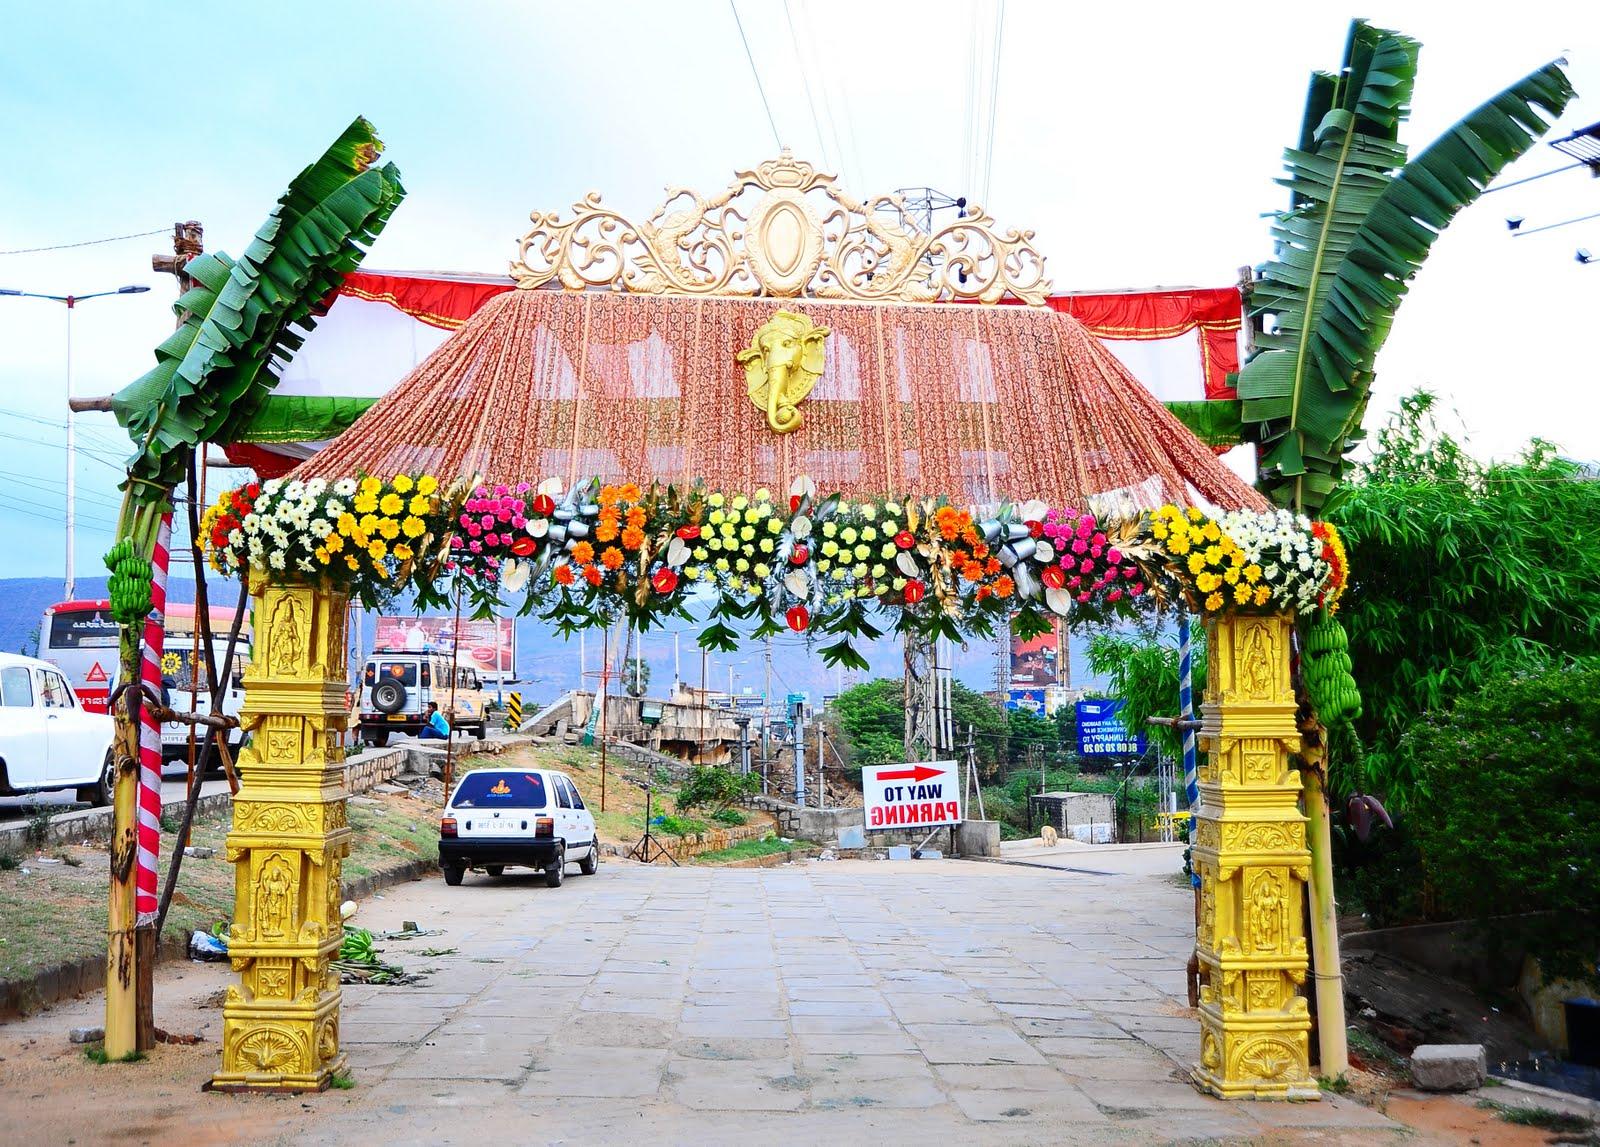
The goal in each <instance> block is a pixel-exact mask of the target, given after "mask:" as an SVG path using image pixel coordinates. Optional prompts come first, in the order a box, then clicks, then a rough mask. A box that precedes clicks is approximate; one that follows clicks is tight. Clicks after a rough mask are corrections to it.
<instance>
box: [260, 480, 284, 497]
mask: <svg viewBox="0 0 1600 1147" xmlns="http://www.w3.org/2000/svg"><path fill="white" fill-rule="evenodd" d="M282 486H283V479H282V478H268V479H267V480H266V481H265V482H263V483H261V492H262V493H263V494H266V495H267V496H268V497H271V496H272V495H273V494H276V493H277V492H278V491H279V489H281V488H282Z"/></svg>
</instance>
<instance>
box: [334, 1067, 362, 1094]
mask: <svg viewBox="0 0 1600 1147" xmlns="http://www.w3.org/2000/svg"><path fill="white" fill-rule="evenodd" d="M355 1085H356V1081H355V1077H354V1076H352V1075H351V1074H350V1073H349V1072H348V1071H336V1072H334V1074H333V1078H332V1079H330V1080H329V1081H328V1086H329V1087H331V1088H333V1089H334V1090H336V1091H349V1090H350V1089H351V1088H352V1087H354V1086H355Z"/></svg>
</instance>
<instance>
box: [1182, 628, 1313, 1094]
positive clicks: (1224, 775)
mask: <svg viewBox="0 0 1600 1147" xmlns="http://www.w3.org/2000/svg"><path fill="white" fill-rule="evenodd" d="M1292 625H1293V622H1292V619H1291V618H1290V617H1289V616H1288V615H1287V614H1284V615H1280V616H1272V617H1215V618H1211V619H1208V620H1207V622H1206V632H1207V638H1208V646H1209V650H1208V653H1207V677H1206V697H1205V717H1204V724H1203V726H1202V727H1201V730H1200V744H1201V747H1202V748H1203V749H1205V751H1206V753H1207V754H1208V759H1207V763H1206V765H1205V766H1204V767H1203V768H1201V770H1200V793H1201V812H1200V815H1199V817H1198V819H1197V822H1196V828H1195V844H1194V866H1195V870H1196V871H1197V872H1198V873H1199V874H1200V929H1199V940H1198V944H1197V947H1198V949H1199V955H1200V970H1201V978H1202V981H1203V983H1202V986H1201V989H1200V1064H1199V1066H1198V1067H1197V1068H1196V1069H1195V1073H1194V1074H1195V1079H1196V1080H1197V1081H1198V1082H1199V1083H1200V1085H1201V1086H1202V1087H1204V1088H1205V1089H1206V1090H1208V1091H1210V1092H1212V1093H1214V1094H1216V1095H1219V1096H1222V1097H1223V1098H1240V1097H1255V1098H1286V1097H1287V1098H1305V1099H1313V1098H1317V1097H1318V1096H1319V1095H1320V1094H1321V1093H1320V1091H1319V1089H1318V1087H1317V1084H1316V1081H1315V1080H1314V1079H1312V1077H1311V1069H1310V1059H1309V1054H1308V1047H1307V1041H1308V1035H1309V1032H1310V1030H1311V1017H1310V1013H1309V1012H1308V1011H1307V1008H1306V1001H1305V998H1304V997H1303V996H1302V995H1301V994H1300V988H1301V986H1302V985H1303V984H1304V983H1305V980H1306V935H1305V923H1304V919H1305V894H1306V882H1307V881H1308V880H1309V879H1310V875H1311V855H1310V853H1309V852H1307V851H1306V818H1305V817H1304V816H1303V815H1302V814H1301V812H1300V806H1299V798H1300V787H1301V786H1300V777H1299V774H1298V773H1296V772H1295V771H1294V770H1293V769H1292V768H1291V767H1290V753H1291V752H1292V751H1296V750H1298V748H1299V744H1300V734H1299V731H1298V729H1297V728H1296V726H1295V719H1294V715H1295V701H1294V687H1293V684H1292V683H1291V681H1290V677H1289V635H1290V631H1291V628H1292Z"/></svg>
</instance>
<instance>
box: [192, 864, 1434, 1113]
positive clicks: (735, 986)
mask: <svg viewBox="0 0 1600 1147" xmlns="http://www.w3.org/2000/svg"><path fill="white" fill-rule="evenodd" d="M1105 867H1106V868H1113V867H1117V866H1116V865H1107V866H1105ZM1132 867H1133V868H1134V869H1135V870H1136V871H1134V872H1131V873H1116V872H1106V873H1105V874H1104V875H1092V874H1087V873H1084V872H1082V871H1050V870H1046V869H1040V868H1034V867H1020V866H1008V865H999V864H976V863H966V862H960V861H930V862H917V863H890V862H882V861H880V862H842V863H833V864H825V863H816V864H810V865H797V866H786V867H783V868H774V869H752V870H732V869H700V868H684V869H676V870H674V869H655V868H648V869H647V868H642V867H637V866H625V865H621V864H610V865H607V866H604V867H602V869H601V874H600V876H599V877H597V878H585V877H581V876H577V875H575V873H576V869H575V868H574V869H572V870H571V871H572V872H573V873H574V875H569V876H568V878H567V883H566V885H565V886H564V887H563V888H560V889H547V888H545V887H544V886H543V882H542V880H541V879H536V878H535V877H533V876H531V875H516V876H512V875H508V876H507V877H506V878H505V879H503V880H500V881H492V880H489V879H488V878H486V877H482V876H469V877H468V881H467V883H466V884H465V885H464V886H462V887H460V888H455V889H446V888H445V887H444V885H443V883H442V882H440V881H438V880H431V881H425V882H421V883H418V884H413V885H408V886H405V887H404V888H401V889H397V890H395V891H393V892H392V893H391V894H390V895H389V896H387V897H385V898H384V899H383V900H377V901H372V902H370V903H369V904H368V905H366V906H365V907H364V908H363V911H362V915H361V920H360V922H361V923H362V924H363V925H365V926H367V927H370V928H374V929H379V928H395V927H398V926H399V924H400V921H401V920H404V919H414V920H418V921H420V922H422V924H423V926H424V927H429V926H431V927H440V928H444V929H446V934H445V935H444V936H443V937H441V938H438V939H428V940H423V941H413V942H410V944H409V945H408V944H401V943H396V944H392V945H391V947H390V952H391V953H393V954H397V955H398V954H400V953H402V952H404V951H405V950H406V948H407V947H411V948H413V949H415V948H418V947H421V946H422V945H424V944H434V945H439V946H449V947H456V948H458V949H459V952H458V953H457V954H454V955H449V956H443V957H438V958H433V959H426V960H424V959H422V958H420V957H418V956H403V957H402V960H403V962H405V963H407V964H409V965H412V966H417V965H420V964H428V965H432V966H433V967H435V968H436V969H437V970H436V971H435V973H434V974H433V975H432V976H430V977H429V978H428V980H427V981H426V982H425V983H424V984H422V985H419V986H414V987H408V988H378V987H355V988H349V989H347V990H346V1001H347V1002H346V1010H345V1020H344V1033H343V1038H344V1043H345V1046H346V1048H347V1050H348V1052H349V1055H350V1061H351V1072H352V1074H353V1075H354V1077H355V1079H356V1081H357V1087H356V1088H355V1089H354V1090H352V1091H349V1092H345V1093H343V1095H342V1096H341V1097H340V1098H341V1100H344V1102H340V1103H337V1104H325V1105H322V1104H318V1103H316V1102H315V1101H313V1102H312V1104H311V1107H310V1109H309V1110H307V1111H306V1112H305V1113H304V1114H303V1115H302V1117H301V1118H300V1119H298V1120H297V1134H296V1135H295V1137H294V1139H295V1141H296V1142H301V1143H307V1142H336V1141H348V1140H349V1139H350V1138H351V1137H354V1136H362V1135H370V1134H373V1133H374V1132H375V1131H376V1129H377V1128H379V1127H381V1128H382V1133H383V1137H384V1138H385V1139H386V1140H388V1141H390V1142H396V1143H398V1142H406V1143H410V1142H417V1143H442V1142H449V1143H478V1144H485V1143H499V1142H519V1143H521V1142H570V1143H589V1142H597V1141H611V1142H617V1141H621V1140H623V1139H624V1138H625V1139H626V1140H628V1141H633V1142H651V1143H654V1142H666V1143H687V1142H694V1143H735V1142H740V1143H751V1142H795V1141H800V1140H803V1139H810V1140H817V1141H824V1142H827V1141H831V1142H840V1143H850V1142H864V1141H869V1140H870V1141H873V1142H879V1143H881V1142H889V1143H901V1142H905V1143H910V1142H920V1143H927V1142H929V1141H930V1140H933V1141H938V1140H941V1139H942V1140H944V1141H947V1142H957V1141H960V1142H980V1143H995V1142H1039V1143H1046V1142H1048V1143H1105V1142H1129V1143H1159V1142H1169V1141H1182V1140H1191V1139H1201V1140H1229V1139H1235V1138H1238V1139H1256V1138H1258V1137H1261V1136H1263V1135H1267V1134H1271V1133H1272V1132H1273V1129H1282V1130H1281V1131H1280V1132H1278V1133H1277V1134H1273V1135H1272V1136H1271V1141H1272V1142H1274V1143H1284V1142H1330V1143H1331V1142H1340V1143H1362V1142H1373V1143H1388V1142H1393V1141H1397V1140H1398V1138H1399V1137H1400V1136H1401V1135H1402V1134H1403V1132H1402V1131H1401V1129H1400V1128H1399V1126H1398V1125H1396V1124H1393V1123H1391V1122H1389V1121H1388V1120H1385V1119H1384V1118H1382V1117H1381V1116H1379V1115H1377V1114H1375V1113H1373V1112H1371V1111H1369V1110H1368V1109H1366V1108H1363V1107H1361V1106H1359V1105H1356V1104H1354V1103H1351V1102H1348V1101H1345V1100H1340V1099H1333V1098H1328V1099H1325V1100H1324V1101H1323V1102H1321V1103H1317V1104H1282V1103H1278V1104H1253V1103H1242V1104H1241V1103H1234V1104H1224V1103H1221V1102H1219V1101H1216V1100H1213V1099H1210V1098H1208V1097H1205V1096H1202V1095H1200V1094H1198V1093H1197V1092H1196V1091H1195V1090H1194V1089H1193V1088H1192V1087H1190V1086H1189V1084H1188V1083H1187V1082H1185V1070H1184V1069H1185V1066H1186V1065H1187V1064H1188V1063H1189V1062H1190V1061H1192V1059H1193V1058H1194V1056H1195V1055H1196V1054H1197V1051H1198V1035H1197V1027H1196V1021H1195V1018H1194V1016H1193V1013H1191V1012H1189V1011H1188V1009H1187V1008H1186V1007H1185V1002H1184V999H1183V993H1184V981H1183V965H1184V961H1185V959H1186V958H1187V954H1188V947H1189V944H1190V943H1191V938H1192V935H1193V932H1192V927H1191V925H1190V923H1189V920H1190V919H1191V915H1192V911H1193V909H1192V903H1191V899H1190V895H1189V893H1188V891H1187V890H1186V888H1184V887H1183V886H1182V885H1181V884H1180V883H1179V881H1178V880H1177V879H1176V878H1175V877H1174V876H1172V875H1170V874H1161V875H1151V874H1150V873H1149V871H1148V869H1150V868H1151V864H1150V863H1149V858H1148V855H1146V856H1143V857H1140V858H1139V863H1137V864H1135V865H1132ZM1158 867H1159V866H1158ZM1172 867H1173V868H1174V869H1175V868H1176V861H1174V863H1173V866H1172ZM330 1098H331V1097H330ZM196 1102H199V1103H204V1102H205V1101H204V1100H197V1101H196Z"/></svg>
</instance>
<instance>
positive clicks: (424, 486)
mask: <svg viewBox="0 0 1600 1147" xmlns="http://www.w3.org/2000/svg"><path fill="white" fill-rule="evenodd" d="M438 488H439V479H437V478H435V477H434V476H433V475H432V474H424V475H423V476H422V477H420V478H418V479H417V493H419V494H432V493H433V492H434V491H435V490H437V489H438Z"/></svg>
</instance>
